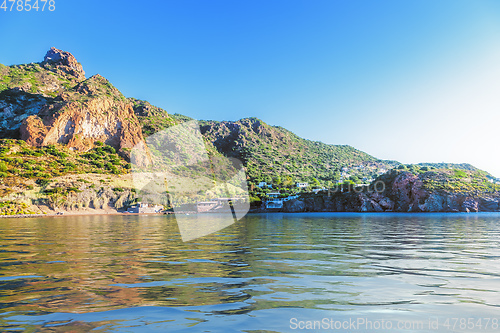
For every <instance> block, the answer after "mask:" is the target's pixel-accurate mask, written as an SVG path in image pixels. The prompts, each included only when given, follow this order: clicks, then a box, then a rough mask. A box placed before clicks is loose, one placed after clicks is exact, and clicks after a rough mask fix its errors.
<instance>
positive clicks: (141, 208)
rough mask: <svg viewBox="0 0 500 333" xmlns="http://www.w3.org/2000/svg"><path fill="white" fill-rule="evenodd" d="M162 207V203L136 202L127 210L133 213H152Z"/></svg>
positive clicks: (158, 211) (160, 209)
mask: <svg viewBox="0 0 500 333" xmlns="http://www.w3.org/2000/svg"><path fill="white" fill-rule="evenodd" d="M163 209H164V207H163V206H162V205H153V204H148V203H142V202H138V203H137V204H135V205H133V206H132V207H130V208H129V209H127V212H128V213H135V214H154V213H160V212H161V211H162V210H163Z"/></svg>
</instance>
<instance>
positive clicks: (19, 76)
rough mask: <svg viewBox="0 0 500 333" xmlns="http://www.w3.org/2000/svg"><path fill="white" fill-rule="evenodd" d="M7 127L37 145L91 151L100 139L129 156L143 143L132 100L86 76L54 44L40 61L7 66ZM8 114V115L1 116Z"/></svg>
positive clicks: (3, 104)
mask: <svg viewBox="0 0 500 333" xmlns="http://www.w3.org/2000/svg"><path fill="white" fill-rule="evenodd" d="M2 73H3V74H4V80H3V82H6V83H5V84H6V85H7V89H5V90H3V91H2V92H1V93H0V108H1V115H2V116H3V117H1V118H0V119H1V120H3V122H2V127H3V128H4V129H5V130H6V131H10V134H11V136H14V137H15V135H12V134H13V133H15V132H16V130H18V135H17V136H18V137H20V138H21V139H22V140H25V141H26V142H27V143H28V144H30V145H32V146H36V147H39V146H47V145H51V144H57V143H58V144H64V145H67V146H68V147H69V148H71V149H73V150H78V151H88V150H90V149H91V148H93V147H94V144H95V142H97V141H100V142H104V143H105V144H107V145H109V146H112V147H114V148H116V149H117V150H118V151H119V152H120V154H121V155H122V156H124V157H126V158H128V157H129V150H130V149H131V148H132V147H133V146H135V145H136V144H137V143H139V142H142V141H144V139H143V136H142V128H141V125H140V124H139V121H138V119H137V116H136V114H135V112H134V108H133V103H132V102H131V101H129V100H128V99H126V98H125V97H124V96H123V95H122V94H121V93H120V92H119V91H118V90H117V89H116V88H115V87H114V86H113V85H111V83H109V81H108V80H106V79H105V78H104V77H102V76H100V75H94V76H92V77H90V78H89V79H85V72H84V71H83V68H82V65H81V64H80V63H78V62H77V60H76V59H75V57H74V56H73V55H72V54H71V53H69V52H64V51H61V50H58V49H55V48H51V49H50V50H49V51H48V52H47V54H46V55H45V58H44V61H43V62H42V63H40V64H30V65H21V66H12V67H10V68H7V69H5V68H4V69H2ZM2 118H3V119H2Z"/></svg>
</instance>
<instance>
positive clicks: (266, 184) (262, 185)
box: [257, 182, 273, 188]
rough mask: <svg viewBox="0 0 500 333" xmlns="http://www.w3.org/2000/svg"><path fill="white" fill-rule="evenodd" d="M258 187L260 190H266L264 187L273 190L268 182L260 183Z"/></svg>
mask: <svg viewBox="0 0 500 333" xmlns="http://www.w3.org/2000/svg"><path fill="white" fill-rule="evenodd" d="M257 186H258V187H260V188H264V187H267V188H272V187H273V185H271V184H268V183H266V182H260V183H259V185H257Z"/></svg>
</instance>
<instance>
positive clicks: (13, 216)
mask: <svg viewBox="0 0 500 333" xmlns="http://www.w3.org/2000/svg"><path fill="white" fill-rule="evenodd" d="M314 213H336V214H398V215H399V214H401V215H407V214H461V215H462V214H467V215H470V214H478V213H479V214H481V213H500V212H499V211H482V212H394V211H391V212H321V211H318V212H279V211H268V212H266V211H249V212H248V213H247V214H245V215H248V214H314ZM177 214H188V215H197V214H198V213H196V212H178V213H177ZM93 215H95V216H105V215H122V216H150V215H155V216H156V215H157V216H161V215H175V213H173V212H167V213H127V212H117V211H98V212H63V214H57V213H49V214H16V215H0V219H8V218H11V219H16V218H39V217H68V216H93Z"/></svg>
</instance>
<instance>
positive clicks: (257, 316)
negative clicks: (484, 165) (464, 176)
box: [0, 213, 500, 332]
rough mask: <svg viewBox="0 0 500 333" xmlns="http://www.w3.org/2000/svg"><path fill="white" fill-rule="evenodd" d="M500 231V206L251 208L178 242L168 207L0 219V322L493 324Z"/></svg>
mask: <svg viewBox="0 0 500 333" xmlns="http://www.w3.org/2000/svg"><path fill="white" fill-rule="evenodd" d="M499 241H500V214H495V213H492V214H354V213H353V214H341V213H309V214H262V215H248V216H247V217H245V218H244V219H243V220H242V221H240V222H238V223H236V224H234V225H232V226H230V227H228V228H226V229H224V230H222V231H220V232H218V233H216V234H212V235H209V236H206V237H203V238H200V239H197V240H195V241H191V242H186V243H183V242H182V241H181V238H180V235H179V231H178V227H177V224H176V222H175V219H174V218H173V217H168V216H79V217H69V216H63V217H57V218H38V219H2V220H0V330H1V331H3V332H9V331H12V332H18V331H38V332H67V331H72V332H87V331H91V330H92V331H94V332H109V331H113V332H116V331H117V332H149V331H159V332H164V331H168V332H172V331H175V332H296V331H300V328H304V329H305V330H304V331H310V332H311V331H315V332H316V331H322V330H325V331H332V330H335V331H344V332H382V331H384V332H385V331H390V330H392V331H400V332H437V331H439V332H445V331H447V332H451V331H464V332H465V331H467V332H471V331H476V332H479V331H480V332H485V331H500V329H499V327H498V325H499V324H500V261H499V258H500V250H499V245H500V243H499ZM454 318H457V320H455V319H454ZM462 318H465V319H466V320H467V322H464V321H463V320H462ZM469 318H472V319H469ZM487 318H489V323H488V326H489V327H486V326H485V325H486V319H487ZM495 319H496V320H497V326H496V327H495ZM471 320H472V321H474V322H473V323H471ZM353 322H356V324H357V326H352V325H353ZM347 323H350V325H351V326H350V327H347V326H346V325H347ZM464 323H465V325H469V327H465V326H464ZM480 323H481V324H482V326H483V327H482V328H481V329H478V328H477V326H474V329H471V328H472V326H470V325H479V324H480ZM319 324H321V325H322V327H319V326H318V325H319ZM342 324H343V325H344V326H343V328H342V327H340V326H339V325H342ZM389 324H390V325H391V327H389V326H388V325H389ZM453 324H454V327H452V325H453ZM311 325H313V326H311ZM314 325H316V326H314ZM334 325H337V327H336V329H335V327H334ZM370 325H371V326H370ZM384 325H386V327H384ZM398 325H399V327H398ZM403 325H406V326H403ZM436 325H437V326H436Z"/></svg>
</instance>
